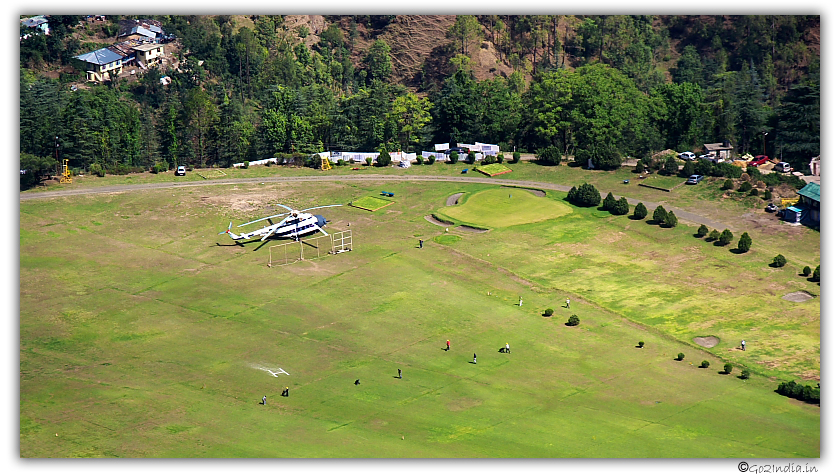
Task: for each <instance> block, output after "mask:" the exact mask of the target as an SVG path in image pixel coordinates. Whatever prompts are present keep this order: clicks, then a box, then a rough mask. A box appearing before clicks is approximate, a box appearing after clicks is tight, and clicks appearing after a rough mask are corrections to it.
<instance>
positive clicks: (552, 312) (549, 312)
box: [543, 308, 554, 316]
mask: <svg viewBox="0 0 840 474" xmlns="http://www.w3.org/2000/svg"><path fill="white" fill-rule="evenodd" d="M543 314H544V315H546V316H551V315H552V314H554V310H553V309H551V308H548V309H546V310H545V312H544V313H543Z"/></svg>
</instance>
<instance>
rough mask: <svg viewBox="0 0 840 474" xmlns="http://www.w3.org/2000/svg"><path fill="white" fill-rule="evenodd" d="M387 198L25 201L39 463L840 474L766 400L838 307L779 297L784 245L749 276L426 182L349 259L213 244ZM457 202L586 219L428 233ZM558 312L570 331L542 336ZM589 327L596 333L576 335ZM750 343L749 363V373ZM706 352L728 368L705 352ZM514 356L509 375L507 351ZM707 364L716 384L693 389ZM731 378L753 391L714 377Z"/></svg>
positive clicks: (806, 238) (805, 432)
mask: <svg viewBox="0 0 840 474" xmlns="http://www.w3.org/2000/svg"><path fill="white" fill-rule="evenodd" d="M435 166H438V165H435ZM441 166H442V165H441ZM513 166H516V165H513ZM533 166H536V165H533ZM418 168H419V167H418ZM429 168H432V167H429ZM412 169H414V167H412ZM379 188H380V184H378V183H348V184H343V183H330V184H328V185H324V184H323V183H319V184H317V185H312V184H304V183H282V184H276V183H266V184H265V185H262V186H261V185H256V184H255V185H238V186H219V187H213V188H201V189H192V190H190V189H188V188H185V189H174V190H169V189H168V190H157V191H147V192H142V193H141V192H138V193H124V194H112V195H101V196H90V197H88V196H77V197H67V198H60V199H51V200H43V201H41V200H34V201H24V202H21V203H20V455H21V456H22V457H167V458H168V457H339V458H341V457H455V458H458V457H468V458H471V457H538V458H539V457H558V458H563V457H583V458H587V457H591V458H613V457H654V458H657V457H666V458H697V457H699V458H703V457H727V458H738V459H742V458H756V457H757V458H786V457H819V456H820V455H821V450H820V409H819V407H817V406H810V405H806V404H802V403H800V402H797V401H793V400H790V399H787V398H785V397H782V396H779V395H777V394H775V393H773V390H774V389H775V387H776V385H777V384H778V382H777V380H774V379H772V378H771V377H779V378H780V379H784V380H787V379H788V378H796V379H797V380H802V379H803V378H804V377H813V376H814V374H815V373H816V375H817V376H819V370H820V365H819V355H820V351H819V337H820V328H819V314H820V313H819V301H820V298H819V297H817V298H815V299H813V300H810V301H809V302H806V303H790V302H787V301H784V300H781V299H780V296H781V295H783V294H784V293H786V292H787V291H789V290H790V289H792V288H795V289H807V290H808V291H811V292H813V293H815V294H817V295H819V286H817V285H816V284H814V283H810V282H807V281H806V280H805V279H804V278H800V277H797V276H796V272H797V271H798V270H799V269H796V268H790V267H791V265H788V266H787V267H784V268H782V269H771V268H769V267H767V263H769V259H768V257H769V258H772V256H773V255H775V253H778V252H775V251H776V248H775V247H774V246H771V245H770V244H768V242H773V241H775V240H774V239H776V240H781V238H780V237H779V236H778V235H771V234H769V233H768V234H767V235H765V234H755V235H753V240H754V242H755V244H754V247H753V248H754V250H751V251H750V253H748V254H746V255H736V254H733V253H731V252H729V251H728V249H726V248H718V247H714V246H712V245H710V244H707V243H705V242H702V241H700V240H698V239H695V238H694V237H692V236H691V234H692V233H693V229H690V228H687V227H686V226H679V227H678V228H676V229H661V228H659V227H657V226H651V225H648V224H646V223H644V222H637V221H632V220H630V219H627V217H626V216H621V217H616V216H610V215H609V214H607V213H605V212H603V211H596V210H593V209H579V208H575V207H571V206H569V205H567V204H565V203H563V202H561V201H560V200H559V198H561V197H562V195H555V193H549V194H548V196H547V197H542V198H538V197H536V196H533V195H532V194H531V193H529V192H528V191H525V190H520V189H513V190H507V189H499V188H498V187H495V186H487V185H478V184H466V185H464V184H463V183H458V184H454V183H453V184H449V183H417V182H406V183H389V188H388V189H389V190H391V191H393V192H395V193H398V195H399V196H400V201H399V202H397V203H395V204H394V205H392V206H389V207H388V208H387V209H386V210H384V211H382V212H377V213H376V214H370V213H367V212H365V211H362V210H359V209H354V208H352V207H337V208H330V209H325V210H324V211H325V212H324V213H323V214H324V216H325V217H326V218H327V219H328V220H329V221H330V224H329V225H328V227H327V230H328V231H331V232H335V231H337V230H344V229H346V228H348V224H350V226H349V227H350V228H352V229H353V233H354V237H353V238H354V250H353V252H348V253H343V254H340V255H336V256H330V257H326V258H322V259H319V260H316V261H308V262H300V263H297V264H294V265H289V266H284V267H274V268H268V267H267V266H266V262H267V250H268V249H267V248H266V247H262V248H260V244H259V243H258V242H257V243H253V244H245V245H242V246H239V245H235V244H233V243H232V242H231V241H230V239H227V238H226V237H225V236H220V235H218V232H219V231H220V230H223V229H224V228H225V227H226V225H227V223H228V222H229V221H231V220H233V221H238V220H246V219H252V218H254V216H258V215H260V213H262V212H263V211H264V209H265V208H267V207H269V206H270V205H272V204H275V203H276V202H282V203H285V204H287V205H290V206H292V207H295V208H303V207H309V206H314V205H319V204H331V203H336V202H350V201H352V200H353V199H354V198H355V197H357V196H360V195H366V194H368V195H369V194H375V193H377V192H378V190H379ZM681 189H682V188H681ZM700 191H701V192H702V188H701V190H700ZM455 192H465V193H466V196H467V200H466V202H465V203H463V204H462V205H461V206H453V207H451V208H446V210H447V211H448V210H451V209H456V208H459V207H466V206H475V205H476V204H481V202H482V199H484V198H485V197H486V198H487V199H490V200H500V201H504V200H505V199H508V200H509V201H510V200H513V197H511V198H508V197H507V194H510V195H511V196H513V195H514V194H515V195H516V200H515V201H516V202H518V203H519V204H516V205H514V203H513V202H511V206H516V207H511V208H507V209H506V208H504V207H500V206H503V205H504V204H503V203H496V204H492V205H491V206H492V207H493V208H495V214H497V215H498V216H499V217H504V215H505V212H511V213H515V214H523V213H528V212H532V211H531V209H532V206H535V205H537V203H538V202H539V203H554V204H549V205H551V206H554V205H555V204H558V205H560V206H564V207H566V208H568V210H569V212H568V213H561V214H558V216H557V217H555V218H552V219H547V220H542V221H537V222H534V221H530V222H531V223H523V224H519V225H516V226H498V227H494V230H493V231H492V232H488V233H484V234H476V233H468V232H461V233H456V232H455V231H453V230H450V233H449V234H446V233H445V232H444V229H443V228H441V227H438V226H435V225H432V224H430V223H428V222H426V221H425V219H424V218H423V217H424V216H426V215H428V214H430V213H432V212H437V211H438V210H440V209H441V208H442V207H444V203H445V201H446V198H447V197H448V196H450V195H451V194H453V193H455ZM499 192H502V193H503V194H504V196H500V195H499ZM558 194H559V193H558ZM671 194H673V193H671ZM278 200H279V201H278ZM487 202H490V201H487ZM522 203H528V204H527V205H526V206H525V207H527V209H523V208H522ZM59 204H60V205H59ZM487 205H490V204H487ZM479 207H480V206H479ZM479 214H482V213H480V212H479ZM484 214H488V213H487V212H485V213H484ZM536 214H537V215H539V213H536ZM507 217H509V218H513V217H512V216H507ZM532 217H533V216H532ZM485 218H487V217H485ZM801 232H802V236H801V237H800V238H799V245H798V248H799V250H798V251H797V250H796V247H793V246H791V249H792V251H791V252H790V254H789V255H787V256H788V260H789V261H790V260H794V261H795V260H803V261H804V260H806V259H810V258H812V255H814V254H816V255H817V256H818V255H819V238H818V237H819V236H818V234H817V236H816V239H814V237H813V236H812V235H811V234H809V233H808V232H810V231H808V230H807V229H801ZM417 238H421V239H424V240H426V245H425V248H424V249H422V250H421V249H418V248H416V246H417V245H416V243H417V240H416V239H417ZM814 247H816V248H814ZM774 252H775V253H774ZM814 266H815V265H812V267H814ZM744 289H749V290H750V291H743V290H744ZM520 296H521V297H522V298H523V299H524V305H523V306H522V307H519V306H518V301H519V297H520ZM566 296H570V297H572V299H573V304H572V309H571V310H566V309H562V308H561V302H563V301H565V298H566ZM548 307H552V308H554V309H555V314H554V316H553V317H550V318H546V317H543V316H541V314H542V312H543V310H544V309H545V308H548ZM571 314H577V315H578V316H579V317H580V319H581V324H580V326H577V327H567V326H565V325H564V323H565V322H566V320H567V319H568V317H569V316H570V315H571ZM744 333H747V334H749V335H750V336H749V337H747V338H746V339H747V340H748V350H747V351H746V352H741V351H734V350H731V349H732V347H734V346H735V345H736V344H737V342H740V339H741V338H742V337H743V336H742V335H743V334H744ZM709 334H714V335H717V336H718V337H720V338H721V340H722V342H721V344H720V345H719V346H717V347H716V348H712V349H710V350H706V349H703V348H700V347H698V346H696V345H695V344H693V343H692V342H691V338H693V337H694V336H697V335H709ZM447 339H449V340H451V341H452V350H451V351H449V352H447V351H444V350H443V348H444V347H445V341H446V340H447ZM640 340H643V341H645V346H644V349H638V348H636V347H635V346H636V344H637V342H638V341H640ZM506 342H507V343H510V345H511V349H512V352H511V354H502V353H500V352H499V348H501V347H502V346H504V344H505V343H506ZM678 352H683V353H685V354H686V360H685V361H682V362H677V361H675V360H674V357H675V356H676V354H677V353H678ZM473 353H476V354H477V355H478V363H477V364H472V355H473ZM703 359H707V360H709V361H711V362H712V366H711V367H710V368H709V369H699V368H697V365H698V364H699V362H700V361H701V360H703ZM727 360H729V361H732V362H733V363H735V365H736V371H735V374H738V373H740V368H741V367H748V368H750V369H751V370H753V372H754V373H756V374H757V375H755V376H754V377H753V378H751V379H750V380H746V381H744V380H740V379H738V378H736V377H735V375H729V376H726V375H720V374H719V373H718V371H719V370H721V369H722V366H723V363H724V362H725V361H727ZM259 366H261V367H266V368H271V369H276V368H280V367H282V368H283V369H284V370H285V371H287V372H288V373H289V374H290V375H283V374H280V375H279V376H278V377H273V376H272V375H271V374H269V373H268V372H266V371H264V370H260V369H258V368H255V367H259ZM398 368H400V369H402V371H403V378H402V379H397V378H395V376H396V375H397V369H398ZM356 379H359V380H360V382H361V384H360V385H359V386H355V385H354V384H353V381H354V380H356ZM286 386H288V387H290V395H291V396H290V397H289V398H283V397H280V396H279V394H280V391H281V390H282V388H284V387H286ZM263 395H267V396H268V404H267V405H266V406H262V405H259V403H258V402H259V400H260V399H261V397H262V396H263ZM56 435H57V436H56Z"/></svg>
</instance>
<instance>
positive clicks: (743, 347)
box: [741, 340, 747, 351]
mask: <svg viewBox="0 0 840 474" xmlns="http://www.w3.org/2000/svg"><path fill="white" fill-rule="evenodd" d="M741 350H742V351H745V350H747V341H744V340H741Z"/></svg>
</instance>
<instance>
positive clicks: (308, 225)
mask: <svg viewBox="0 0 840 474" xmlns="http://www.w3.org/2000/svg"><path fill="white" fill-rule="evenodd" d="M277 205H278V206H280V207H282V208H283V209H287V210H288V211H289V212H283V213H280V214H275V215H273V216H268V217H263V218H262V219H257V220H254V221H251V222H246V223H244V224H240V225H238V226H237V227H244V226H246V225H250V224H254V223H256V222H261V221H268V225H267V226H265V227H263V228H260V229H257V230H254V231H251V232H244V233H242V234H236V233H235V232H231V228H232V227H233V222H231V223H230V224H228V228H227V230H225V231H223V232H219V235H222V234H228V235H229V236H230V238H231V239H233V240H251V239H255V238H257V237H260V242H264V241H265V240H266V239H268V238H269V237H278V238H283V237H290V238H292V239H294V240H298V238H299V237H301V236H303V235H308V234H311V233H313V232H318V231H320V232H321V233H323V234H324V235H330V234H328V233H327V232H326V231H324V229H322V227H324V226H326V225H327V220H326V219H325V218H324V216H322V215H320V214H316V215H313V214H310V213H308V212H306V211H311V210H313V209H321V208H325V207H338V206H341V204H331V205H329V206H317V207H310V208H309V209H304V210H302V211H298V210H295V209H292V208H291V207H288V206H284V205H283V204H277ZM286 214H288V216H287V217H285V218H284V219H283V220H281V221H280V222H278V223H276V224H275V223H274V222H273V221H272V219H274V218H277V217H280V216H285V215H286Z"/></svg>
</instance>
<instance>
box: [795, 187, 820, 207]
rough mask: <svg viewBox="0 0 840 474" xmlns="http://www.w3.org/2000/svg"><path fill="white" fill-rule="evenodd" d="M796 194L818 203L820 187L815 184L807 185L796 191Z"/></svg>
mask: <svg viewBox="0 0 840 474" xmlns="http://www.w3.org/2000/svg"><path fill="white" fill-rule="evenodd" d="M796 194H799V195H800V196H805V197H806V198H810V199H813V200H814V201H817V202H820V185H819V184H817V183H808V184H806V185H805V187H804V188H802V189H800V190H799V191H797V192H796Z"/></svg>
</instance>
